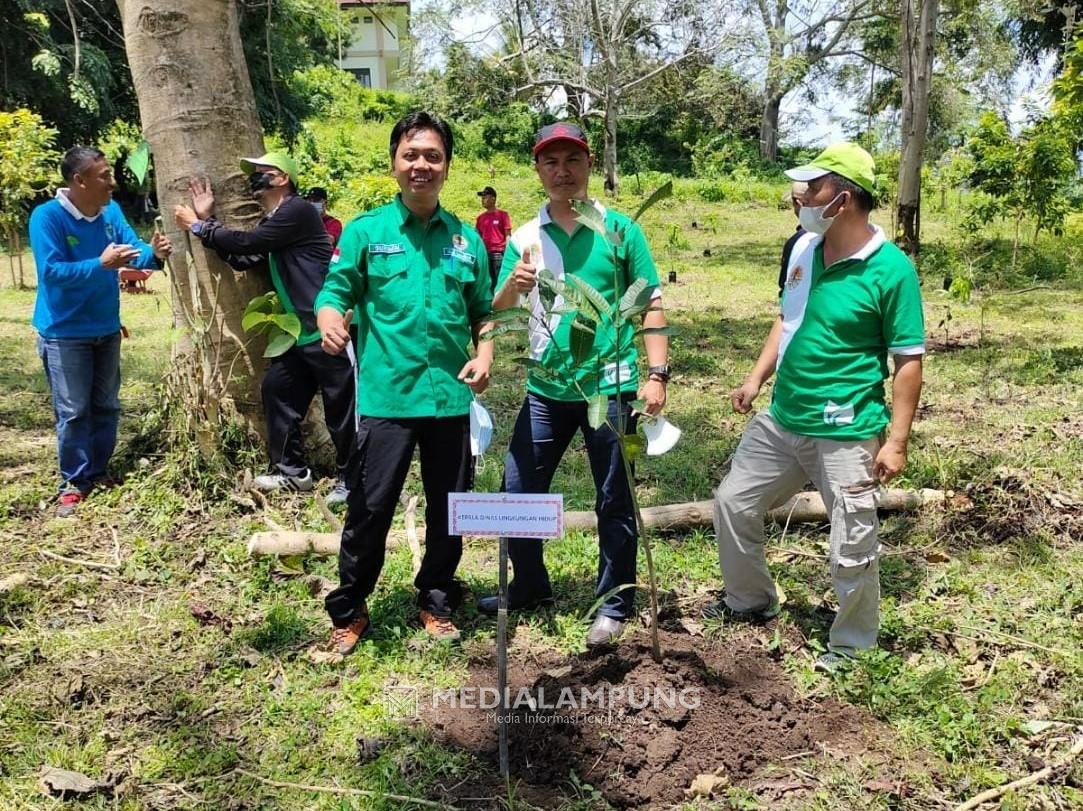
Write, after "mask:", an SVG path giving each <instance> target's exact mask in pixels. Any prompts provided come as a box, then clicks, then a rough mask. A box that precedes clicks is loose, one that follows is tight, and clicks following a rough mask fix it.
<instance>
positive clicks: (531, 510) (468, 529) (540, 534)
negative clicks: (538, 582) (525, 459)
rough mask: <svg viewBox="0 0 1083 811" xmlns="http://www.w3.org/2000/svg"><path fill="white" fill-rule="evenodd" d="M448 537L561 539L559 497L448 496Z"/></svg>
mask: <svg viewBox="0 0 1083 811" xmlns="http://www.w3.org/2000/svg"><path fill="white" fill-rule="evenodd" d="M447 511H448V530H449V532H450V534H452V535H486V536H490V537H496V538H499V537H504V538H560V537H562V536H563V535H564V495H563V494H562V493H448V496H447Z"/></svg>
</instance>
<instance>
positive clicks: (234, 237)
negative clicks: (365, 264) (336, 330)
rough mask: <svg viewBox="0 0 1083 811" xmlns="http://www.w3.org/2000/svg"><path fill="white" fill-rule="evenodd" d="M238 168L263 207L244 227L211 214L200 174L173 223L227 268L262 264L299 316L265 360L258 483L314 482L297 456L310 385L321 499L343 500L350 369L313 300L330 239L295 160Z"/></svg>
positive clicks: (298, 486)
mask: <svg viewBox="0 0 1083 811" xmlns="http://www.w3.org/2000/svg"><path fill="white" fill-rule="evenodd" d="M241 171H242V172H244V173H245V175H247V176H248V185H249V188H250V189H251V191H252V196H253V197H255V198H256V199H257V200H258V201H259V202H260V204H261V205H262V206H263V210H264V212H265V215H264V216H263V218H262V219H260V221H259V222H258V223H257V224H256V227H255V228H253V229H252V230H251V231H238V230H234V229H231V228H226V227H225V226H224V225H222V223H220V222H219V221H218V220H216V219H215V218H214V214H213V212H214V194H213V192H212V191H211V187H210V184H209V183H208V182H207V181H206V180H201V179H198V178H195V179H193V180H192V181H191V182H190V184H189V190H190V191H191V193H192V204H193V207H194V208H190V207H188V206H184V205H179V206H177V207H176V209H175V211H174V217H175V219H176V221H177V224H178V225H180V226H181V227H182V228H186V229H188V230H190V231H191V232H192V233H193V234H195V235H196V236H197V237H199V239H200V241H201V242H202V243H203V244H204V246H206V247H208V248H212V249H214V251H215V252H216V253H217V254H218V255H219V256H220V257H221V258H222V259H224V260H225V261H226V262H228V263H229V264H230V266H231V267H233V269H234V270H240V271H246V270H252V269H255V268H268V269H269V270H270V274H271V280H272V282H273V283H274V288H275V290H276V291H277V293H278V299H279V301H280V302H281V304H282V306H283V308H285V310H286V311H287V312H291V313H294V314H296V315H297V317H298V318H299V319H300V321H301V334H300V336H299V337H298V339H297V343H296V344H295V345H294V346H292V347H291V348H290V349H289V350H288V351H287V352H285V353H283V354H282V355H279V356H278V357H276V358H274V359H273V360H272V361H271V364H270V366H269V367H268V369H267V374H266V375H265V376H264V378H263V383H262V385H261V392H262V394H263V408H264V413H265V414H266V417H267V441H268V444H269V450H270V456H271V464H272V466H273V469H272V471H271V472H270V473H267V474H265V475H262V476H257V477H256V479H255V482H254V483H255V486H256V488H257V489H259V490H264V491H267V492H273V491H278V490H295V491H304V490H311V489H312V488H313V486H314V485H315V480H314V479H313V476H312V471H311V470H309V467H308V464H307V462H306V461H305V456H304V444H303V440H302V436H301V423H302V422H303V421H304V418H305V414H306V413H307V412H308V407H309V405H310V404H311V403H312V398H313V397H315V396H316V390H317V389H319V390H320V391H322V393H323V410H324V415H325V417H326V420H327V429H328V431H329V432H330V433H331V439H332V441H333V442H334V444H335V451H336V462H337V467H338V481H337V483H336V484H335V488H334V490H332V492H331V494H330V496H329V497H328V499H327V500H328V502H329V503H332V504H335V503H344V502H345V501H346V498H347V496H348V489H347V486H346V483H345V470H346V462H347V461H348V459H349V455H350V452H351V450H352V448H353V438H354V426H355V423H354V415H353V407H352V404H353V401H354V387H355V384H354V372H353V366H352V364H351V362H350V360H349V358H348V357H347V356H346V355H341V356H332V355H328V354H327V353H325V352H324V351H323V350H322V349H321V348H320V332H319V329H318V328H317V326H316V316H315V313H314V304H315V301H316V294H317V293H319V292H320V288H321V287H322V286H323V280H324V278H325V277H326V276H327V267H328V265H329V264H330V262H331V252H332V247H331V239H330V237H329V236H328V235H327V231H326V229H325V228H324V226H323V222H322V220H321V219H320V215H319V213H318V212H317V211H316V209H315V208H313V206H312V205H310V204H309V203H308V201H307V200H304V199H302V198H301V197H299V196H298V195H297V186H296V182H297V164H296V163H295V162H294V161H293V159H292V158H291V157H290V156H289V155H286V154H285V153H283V152H268V153H267V154H266V155H263V156H261V157H258V158H245V159H243V160H242V161H241Z"/></svg>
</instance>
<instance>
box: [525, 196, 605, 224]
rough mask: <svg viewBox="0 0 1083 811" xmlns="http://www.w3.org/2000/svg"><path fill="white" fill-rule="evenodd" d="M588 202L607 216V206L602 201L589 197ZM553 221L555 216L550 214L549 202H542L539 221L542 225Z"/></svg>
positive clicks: (603, 215)
mask: <svg viewBox="0 0 1083 811" xmlns="http://www.w3.org/2000/svg"><path fill="white" fill-rule="evenodd" d="M587 202H589V203H590V204H591V205H592V206H594V210H595V211H597V212H598V213H599V214H601V215H602V217H603V218H604V217H605V215H606V210H605V206H603V205H602V204H601V203H599V202H598V201H597V200H595V199H594V198H593V197H591V198H589V200H588V201H587ZM552 221H553V218H552V217H550V216H549V203H542V207H541V210H540V211H539V212H538V222H539V223H540V224H541V225H548V224H549V223H551V222H552Z"/></svg>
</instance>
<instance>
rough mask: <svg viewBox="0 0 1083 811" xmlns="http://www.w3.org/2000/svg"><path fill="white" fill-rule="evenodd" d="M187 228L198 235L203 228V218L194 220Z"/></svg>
mask: <svg viewBox="0 0 1083 811" xmlns="http://www.w3.org/2000/svg"><path fill="white" fill-rule="evenodd" d="M188 230H189V231H191V232H192V233H193V234H194V235H195V236H197V237H198V236H199V234H200V232H201V231H202V230H203V220H196V221H195V222H194V223H192V224H191V226H189V228H188Z"/></svg>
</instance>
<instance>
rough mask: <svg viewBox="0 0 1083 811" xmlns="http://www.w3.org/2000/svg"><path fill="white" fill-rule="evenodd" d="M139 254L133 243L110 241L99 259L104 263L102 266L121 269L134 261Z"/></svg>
mask: <svg viewBox="0 0 1083 811" xmlns="http://www.w3.org/2000/svg"><path fill="white" fill-rule="evenodd" d="M138 256H139V251H137V250H136V249H135V248H133V247H132V246H131V245H115V244H114V243H112V242H110V243H109V244H108V245H106V246H105V250H104V251H102V255H101V256H99V257H98V261H99V262H101V263H102V267H105V268H108V269H109V270H120V269H121V268H122V267H126V266H127V265H129V264H131V263H132V262H134V261H135V259H136V257H138Z"/></svg>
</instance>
